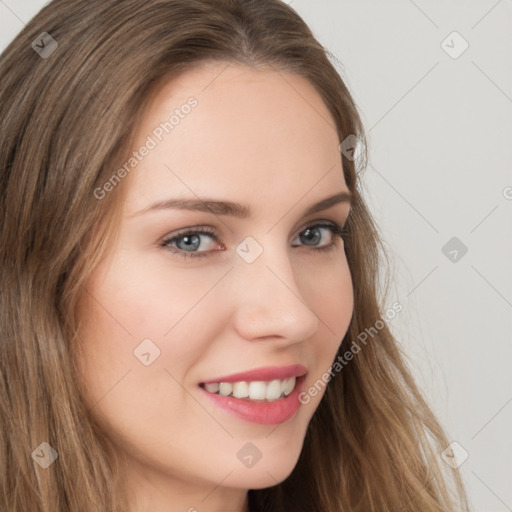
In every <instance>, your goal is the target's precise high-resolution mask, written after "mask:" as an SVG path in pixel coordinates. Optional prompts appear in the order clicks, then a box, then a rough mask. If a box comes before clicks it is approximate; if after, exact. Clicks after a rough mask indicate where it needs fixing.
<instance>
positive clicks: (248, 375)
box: [202, 364, 308, 384]
mask: <svg viewBox="0 0 512 512" xmlns="http://www.w3.org/2000/svg"><path fill="white" fill-rule="evenodd" d="M307 372H308V369H307V368H306V367H305V366H303V365H302V364H292V365H290V366H279V367H278V366H266V367H264V368H256V369H255V370H250V371H247V372H240V373H233V374H231V375H226V376H224V377H217V378H215V379H210V380H205V381H203V382H202V384H212V383H214V382H242V381H246V382H247V381H255V380H262V381H267V382H268V381H271V380H274V379H279V380H283V379H287V378H290V377H302V376H303V375H306V373H307Z"/></svg>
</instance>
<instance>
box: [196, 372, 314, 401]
mask: <svg viewBox="0 0 512 512" xmlns="http://www.w3.org/2000/svg"><path fill="white" fill-rule="evenodd" d="M303 379H304V376H302V377H289V378H286V379H274V380H271V381H261V380H259V381H239V382H213V383H208V384H205V383H201V384H199V386H200V387H201V388H203V389H204V390H206V391H208V392H209V393H212V394H214V395H221V396H225V397H233V398H239V399H242V400H246V401H250V402H276V401H278V400H283V399H284V398H286V397H287V396H288V395H290V393H292V391H293V390H294V389H295V386H296V385H297V382H298V381H301V380H303Z"/></svg>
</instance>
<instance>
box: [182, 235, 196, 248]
mask: <svg viewBox="0 0 512 512" xmlns="http://www.w3.org/2000/svg"><path fill="white" fill-rule="evenodd" d="M192 240H194V241H195V242H196V243H194V242H192ZM181 241H184V242H185V248H193V249H197V248H198V247H199V246H200V245H201V241H200V237H199V236H198V235H192V236H190V235H183V236H181V237H180V238H179V239H178V241H177V242H176V245H177V246H178V248H179V249H181V247H179V245H180V242H181Z"/></svg>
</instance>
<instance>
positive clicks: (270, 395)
mask: <svg viewBox="0 0 512 512" xmlns="http://www.w3.org/2000/svg"><path fill="white" fill-rule="evenodd" d="M281 393H282V390H281V381H280V380H273V381H272V382H271V383H270V384H269V385H268V386H267V390H266V392H265V398H266V399H267V400H277V399H278V398H279V397H280V396H281Z"/></svg>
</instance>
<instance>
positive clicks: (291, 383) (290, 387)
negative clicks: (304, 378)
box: [283, 377, 295, 396]
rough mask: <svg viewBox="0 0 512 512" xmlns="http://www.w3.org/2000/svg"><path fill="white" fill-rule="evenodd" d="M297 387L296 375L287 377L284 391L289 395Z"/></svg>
mask: <svg viewBox="0 0 512 512" xmlns="http://www.w3.org/2000/svg"><path fill="white" fill-rule="evenodd" d="M294 387H295V377H292V378H291V379H286V380H285V382H284V385H283V393H284V394H285V395H286V396H288V395H289V394H290V393H291V392H292V391H293V388H294Z"/></svg>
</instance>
